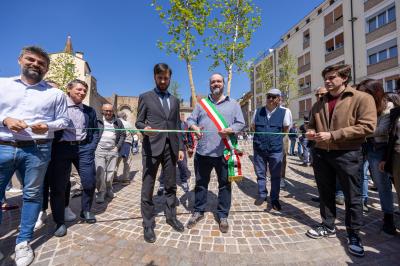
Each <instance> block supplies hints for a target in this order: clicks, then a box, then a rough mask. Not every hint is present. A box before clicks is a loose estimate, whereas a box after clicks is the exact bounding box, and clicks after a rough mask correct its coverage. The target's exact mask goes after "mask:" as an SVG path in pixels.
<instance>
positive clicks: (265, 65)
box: [257, 57, 274, 93]
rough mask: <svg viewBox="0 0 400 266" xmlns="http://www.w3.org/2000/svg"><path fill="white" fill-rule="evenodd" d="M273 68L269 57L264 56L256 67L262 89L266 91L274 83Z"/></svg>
mask: <svg viewBox="0 0 400 266" xmlns="http://www.w3.org/2000/svg"><path fill="white" fill-rule="evenodd" d="M273 70H274V67H273V64H272V60H271V57H268V58H265V59H264V60H263V61H262V62H261V64H260V65H259V68H258V71H257V73H258V75H259V76H260V80H261V83H262V85H263V91H264V92H265V93H266V92H267V91H268V90H269V89H270V88H272V87H273V85H274V83H273V82H274V74H273V73H272V71H273Z"/></svg>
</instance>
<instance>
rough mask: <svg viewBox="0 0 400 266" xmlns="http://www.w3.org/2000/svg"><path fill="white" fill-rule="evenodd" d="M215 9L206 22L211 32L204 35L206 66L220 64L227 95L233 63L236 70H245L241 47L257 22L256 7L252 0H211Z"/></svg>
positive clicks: (258, 16) (244, 44) (257, 25)
mask: <svg viewBox="0 0 400 266" xmlns="http://www.w3.org/2000/svg"><path fill="white" fill-rule="evenodd" d="M213 6H214V8H215V10H218V13H217V14H215V18H214V19H213V20H211V22H210V28H211V29H212V31H213V35H211V36H210V37H209V38H207V39H206V43H205V45H207V46H208V47H209V48H210V50H211V53H210V54H209V55H208V57H209V58H211V59H212V60H213V63H212V65H211V66H210V69H215V68H216V67H218V66H219V65H221V64H222V65H223V66H224V68H225V70H226V72H227V74H228V81H227V86H226V88H227V90H226V91H227V95H230V91H231V82H232V77H233V71H234V66H236V70H237V71H246V70H247V69H248V68H247V62H246V61H245V60H244V50H245V49H246V48H247V47H248V46H249V45H250V41H251V37H252V35H253V33H254V32H255V30H256V28H257V27H259V26H260V24H261V16H260V10H259V8H257V7H256V6H255V5H254V4H253V3H252V0H215V1H214V4H213Z"/></svg>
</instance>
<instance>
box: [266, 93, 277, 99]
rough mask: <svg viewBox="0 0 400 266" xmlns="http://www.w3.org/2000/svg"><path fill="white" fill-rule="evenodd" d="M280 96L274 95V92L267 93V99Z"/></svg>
mask: <svg viewBox="0 0 400 266" xmlns="http://www.w3.org/2000/svg"><path fill="white" fill-rule="evenodd" d="M277 97H278V95H272V94H267V99H271V98H272V99H274V100H275V99H276V98H277Z"/></svg>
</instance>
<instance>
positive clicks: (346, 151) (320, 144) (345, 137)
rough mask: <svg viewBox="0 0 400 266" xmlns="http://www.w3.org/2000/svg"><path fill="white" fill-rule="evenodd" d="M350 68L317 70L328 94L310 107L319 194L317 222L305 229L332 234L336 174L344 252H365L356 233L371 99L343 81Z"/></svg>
mask: <svg viewBox="0 0 400 266" xmlns="http://www.w3.org/2000/svg"><path fill="white" fill-rule="evenodd" d="M350 73H351V67H350V66H349V65H344V64H338V65H333V66H328V67H326V68H325V69H324V70H323V71H322V77H323V78H324V80H325V87H326V88H327V90H328V93H327V94H326V95H325V96H324V98H323V99H322V101H318V102H316V103H315V104H314V105H313V107H312V110H311V119H310V125H309V129H308V131H307V133H306V136H307V138H308V139H310V140H313V141H315V142H316V144H315V149H314V153H313V156H314V157H313V159H314V163H313V167H314V173H315V180H316V182H317V187H318V192H319V195H320V213H321V218H322V223H321V224H318V225H316V226H315V227H313V228H312V229H310V230H308V231H307V233H306V235H307V236H309V237H311V238H323V237H335V236H336V230H335V218H336V205H335V188H336V176H337V177H338V182H339V183H340V186H341V187H342V189H343V192H344V195H345V203H346V218H345V224H346V229H347V234H348V250H349V252H350V253H351V254H353V255H355V256H359V257H362V256H364V248H363V246H362V244H361V241H360V238H359V236H358V232H359V230H360V228H361V225H362V196H361V187H362V185H361V184H362V178H361V172H360V169H361V163H362V153H361V144H362V143H363V142H364V141H365V137H366V136H367V135H370V134H372V133H373V132H374V130H375V127H376V120H377V118H376V109H375V104H374V99H373V98H372V97H371V96H370V95H368V94H366V93H363V92H360V91H357V90H355V89H353V88H351V87H350V86H348V83H349V81H350V79H351V74H350Z"/></svg>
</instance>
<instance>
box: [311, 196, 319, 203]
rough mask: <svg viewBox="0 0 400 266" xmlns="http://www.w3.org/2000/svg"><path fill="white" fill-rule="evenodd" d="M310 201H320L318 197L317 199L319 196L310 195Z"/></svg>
mask: <svg viewBox="0 0 400 266" xmlns="http://www.w3.org/2000/svg"><path fill="white" fill-rule="evenodd" d="M311 201H313V202H320V199H319V197H312V198H311Z"/></svg>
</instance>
